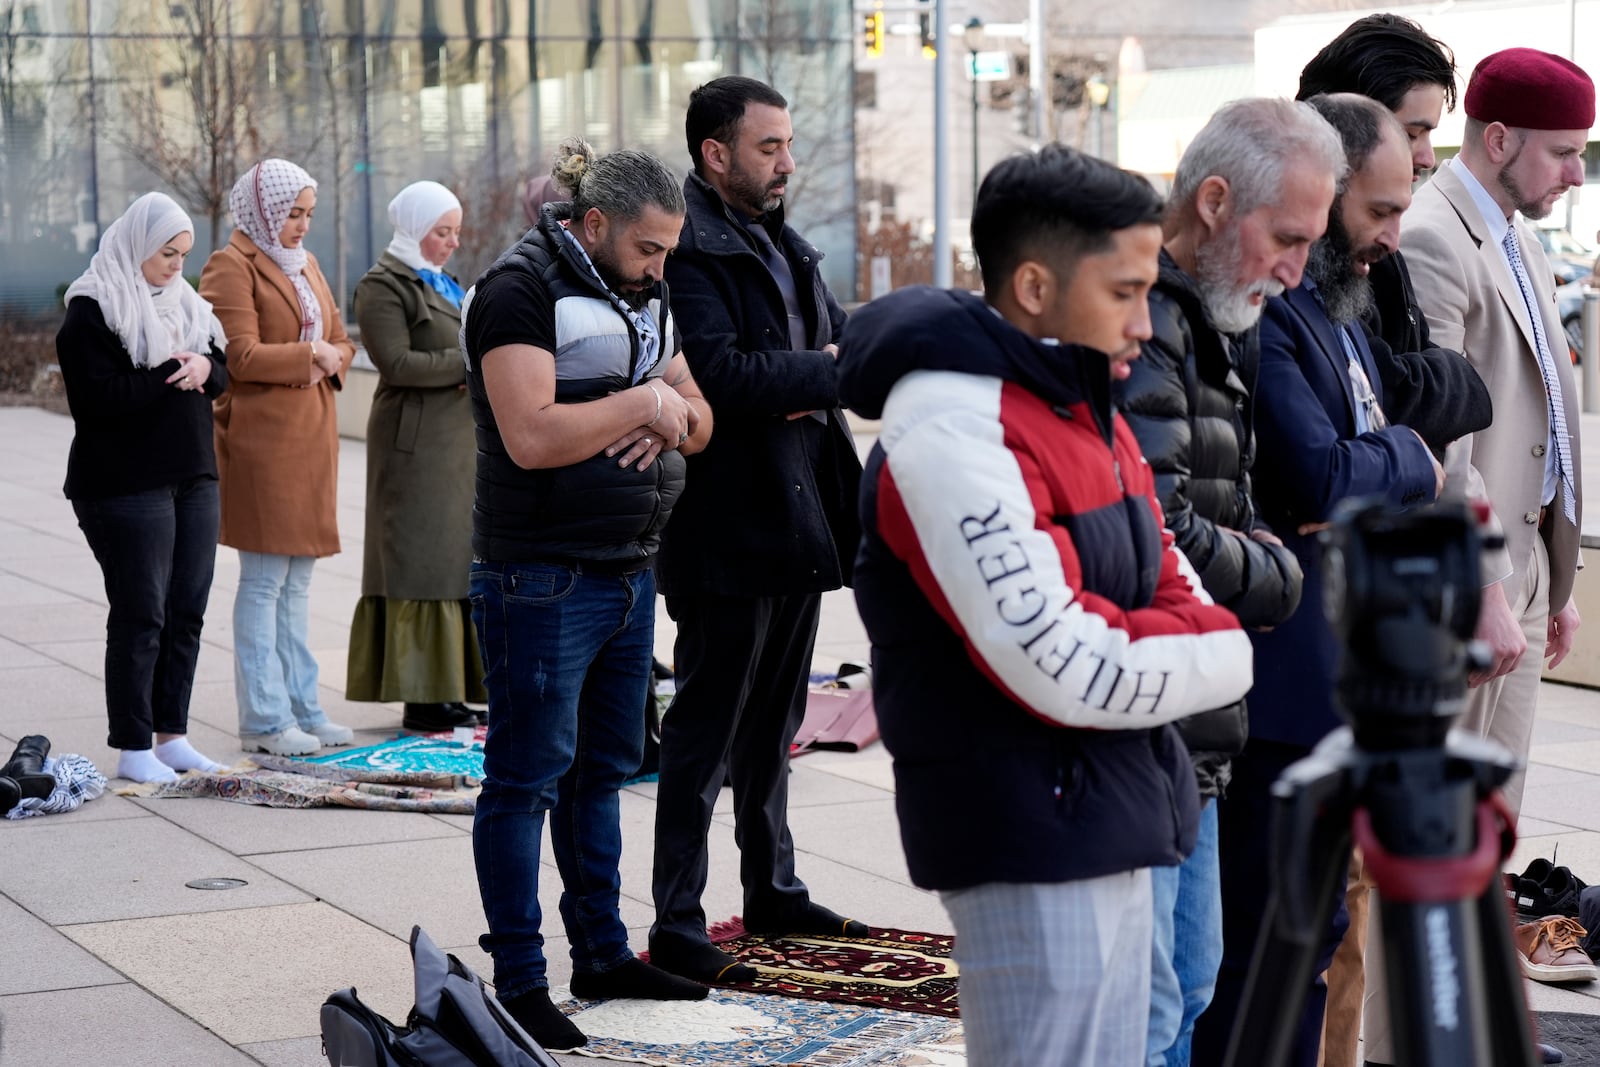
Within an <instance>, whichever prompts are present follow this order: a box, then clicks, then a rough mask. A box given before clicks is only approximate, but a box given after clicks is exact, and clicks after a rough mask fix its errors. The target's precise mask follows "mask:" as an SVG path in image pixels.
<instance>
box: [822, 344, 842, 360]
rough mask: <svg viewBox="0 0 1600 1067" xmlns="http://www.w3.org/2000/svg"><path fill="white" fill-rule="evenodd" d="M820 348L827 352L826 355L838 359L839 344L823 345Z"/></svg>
mask: <svg viewBox="0 0 1600 1067" xmlns="http://www.w3.org/2000/svg"><path fill="white" fill-rule="evenodd" d="M822 350H823V351H824V352H826V353H828V355H830V356H832V357H833V358H834V359H838V358H839V346H838V345H823V346H822Z"/></svg>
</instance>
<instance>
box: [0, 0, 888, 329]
mask: <svg viewBox="0 0 1600 1067" xmlns="http://www.w3.org/2000/svg"><path fill="white" fill-rule="evenodd" d="M852 29H853V20H852V18H851V15H850V4H849V0H556V2H551V0H285V2H282V3H279V2H272V0H233V2H229V0H37V2H26V3H23V2H15V0H0V310H6V309H10V310H18V309H44V308H48V307H49V306H51V305H52V303H54V302H55V300H56V299H57V292H58V291H59V289H60V287H61V286H63V285H65V283H67V282H68V281H70V280H71V279H72V278H73V277H75V276H76V275H77V274H78V273H79V272H80V271H81V270H82V269H83V267H84V265H85V264H87V262H88V259H89V256H90V254H91V253H92V252H93V249H94V245H95V241H96V240H97V237H98V234H99V232H100V231H101V229H103V227H104V226H105V225H107V224H108V223H110V222H111V220H113V219H114V218H116V217H117V215H118V214H119V213H120V212H121V211H122V210H123V208H124V207H126V205H127V204H128V203H129V202H130V201H131V200H132V199H133V198H134V197H136V196H138V195H139V194H141V193H143V192H146V191H148V190H150V189H160V190H163V191H165V192H168V193H170V194H172V195H173V196H174V197H176V199H178V201H179V202H180V203H182V204H183V205H184V206H185V207H186V208H187V209H188V210H189V213H190V214H191V216H193V218H194V220H195V223H196V255H195V256H194V257H193V258H192V259H191V260H190V263H189V265H188V266H187V267H186V271H187V272H188V273H189V274H190V275H191V276H193V275H197V274H198V273H199V270H200V268H201V266H202V265H203V263H204V254H205V252H206V251H207V250H209V249H210V248H212V247H214V246H216V245H218V244H220V243H222V242H223V241H225V240H226V239H227V234H228V232H229V229H230V224H229V221H228V216H227V211H226V204H227V194H228V190H229V188H230V187H231V186H232V183H233V181H234V179H235V178H236V177H237V176H238V174H239V173H241V172H242V171H243V170H244V169H245V168H247V167H248V166H249V165H250V164H251V163H253V162H254V161H255V160H256V159H258V158H261V157H263V156H268V155H279V156H283V157H285V158H289V159H293V160H295V161H296V162H298V163H300V164H301V165H302V166H304V167H305V168H306V169H307V170H308V171H310V172H311V174H312V176H313V177H315V178H316V179H317V180H318V182H319V188H318V204H317V212H316V221H315V222H314V223H313V226H312V230H311V234H310V237H309V238H308V241H307V244H308V247H310V249H311V250H312V252H314V253H315V254H316V256H317V258H318V260H319V261H320V262H321V264H322V266H323V271H324V273H325V274H326V275H327V276H328V279H329V281H330V282H331V283H333V285H334V286H335V288H336V289H337V290H340V291H341V292H342V295H343V298H344V299H346V300H348V297H349V293H350V290H351V288H352V287H353V286H354V284H355V282H356V281H357V280H358V279H359V278H360V277H361V275H362V274H363V273H364V272H365V271H366V270H367V268H368V267H369V266H370V265H371V264H372V263H373V262H374V261H375V259H376V257H377V255H378V254H379V253H380V252H381V251H382V250H383V247H384V246H385V245H386V244H387V243H388V240H389V236H390V230H389V226H388V222H387V217H386V210H387V205H388V202H389V199H390V198H391V197H392V196H393V195H394V194H395V193H396V192H397V191H398V190H399V189H400V188H401V187H402V186H404V185H406V184H407V183H409V182H412V181H415V180H418V179H422V178H432V179H435V180H437V181H442V182H444V183H445V184H447V185H449V186H450V187H451V188H452V189H454V190H455V191H456V193H457V195H458V196H460V198H461V200H462V202H463V204H464V206H465V208H466V211H465V214H466V225H465V230H466V232H465V234H464V236H463V247H462V249H461V250H460V252H458V253H457V257H456V259H454V260H452V263H451V268H452V269H453V270H455V271H456V272H457V273H458V274H460V275H461V276H462V277H463V278H464V279H465V280H467V281H470V280H471V278H472V277H473V276H474V275H475V274H476V272H477V271H479V270H481V269H482V268H483V267H484V266H486V265H487V264H488V262H490V261H491V260H492V259H493V257H494V256H495V255H496V254H497V253H498V252H499V250H500V249H501V248H503V247H504V246H505V245H506V244H507V243H509V242H510V241H511V240H512V239H514V238H515V237H516V236H517V234H519V233H521V232H522V230H523V229H524V228H525V225H526V223H525V216H524V206H523V200H524V196H523V194H524V186H525V184H526V183H527V181H528V180H529V179H530V178H536V177H539V176H541V175H543V174H546V173H548V171H549V167H550V163H551V161H552V158H553V153H554V149H555V147H556V145H557V144H558V143H559V142H560V141H561V140H562V139H563V138H566V137H570V136H573V135H578V136H582V137H584V138H586V139H587V140H588V141H589V142H590V143H591V144H593V145H594V146H595V147H596V148H597V149H599V150H601V151H602V152H604V151H608V150H610V149H613V148H619V147H630V148H642V149H645V150H648V151H651V152H654V153H656V154H658V155H660V156H661V157H662V158H663V159H665V160H666V161H667V162H668V163H669V164H670V165H671V166H672V167H673V168H674V169H676V170H678V171H679V172H680V173H681V172H683V171H685V170H686V169H687V168H688V165H689V157H688V150H687V148H686V146H685V144H684V135H683V113H684V108H685V106H686V104H687V101H688V96H689V92H690V90H692V89H693V88H694V87H695V86H696V85H699V84H700V83H702V82H704V81H707V80H709V79H711V78H714V77H717V76H720V75H723V74H734V73H738V74H746V75H750V76H752V77H756V78H760V79H762V80H764V81H767V82H769V83H771V84H772V85H774V86H775V87H776V88H778V90H779V91H780V92H782V93H784V95H785V96H787V97H788V98H789V101H790V111H791V115H792V116H793V120H794V125H795V155H796V161H797V164H798V166H799V172H798V173H797V174H796V176H795V178H794V179H793V180H792V182H791V185H790V197H789V199H790V204H789V215H790V219H791V221H793V222H794V223H795V224H796V225H797V226H799V227H800V228H801V229H802V231H803V232H805V233H806V235H807V236H808V237H809V238H810V239H811V240H813V241H814V242H815V243H816V244H817V245H818V246H819V247H820V248H822V249H823V251H824V252H825V253H826V254H827V259H826V260H825V261H824V263H823V270H824V274H825V276H826V277H827V280H828V282H829V284H830V285H831V286H832V287H833V288H834V289H835V290H836V291H838V292H839V293H841V294H850V293H853V292H854V291H855V278H854V274H855V208H854V205H855V200H856V197H855V188H854V156H855V152H854V148H855V145H854V134H853V113H854V109H853V101H852V99H851V95H852V91H853V85H854V79H853V74H852V48H851V44H852V38H851V31H852Z"/></svg>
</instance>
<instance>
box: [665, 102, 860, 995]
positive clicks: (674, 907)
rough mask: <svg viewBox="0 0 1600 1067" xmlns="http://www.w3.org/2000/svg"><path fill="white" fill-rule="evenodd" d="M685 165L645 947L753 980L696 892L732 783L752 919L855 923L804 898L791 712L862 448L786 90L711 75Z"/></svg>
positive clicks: (803, 681)
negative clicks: (707, 414) (794, 186)
mask: <svg viewBox="0 0 1600 1067" xmlns="http://www.w3.org/2000/svg"><path fill="white" fill-rule="evenodd" d="M684 127H685V133H686V135H687V139H688V143H689V155H690V157H691V158H692V159H693V160H694V172H693V173H691V174H690V175H689V177H688V179H687V180H686V181H685V182H684V197H685V200H686V201H687V203H688V214H687V217H686V218H685V220H684V225H683V235H682V239H681V241H680V243H679V245H678V250H677V253H676V254H675V255H674V256H673V257H672V258H671V259H669V260H668V261H667V272H666V277H667V282H668V283H669V284H670V285H671V286H672V306H673V310H674V311H675V313H676V316H677V321H678V322H679V323H681V324H682V329H683V335H684V337H683V350H684V354H685V355H686V356H687V357H688V360H689V366H690V367H691V368H692V369H693V371H694V376H695V379H696V380H697V381H698V382H699V384H700V386H701V388H703V389H704V390H705V395H706V399H707V400H709V401H710V403H711V406H712V407H713V408H714V409H715V410H716V411H717V414H718V422H719V427H718V433H717V436H716V437H715V438H714V440H713V442H712V444H711V445H710V446H709V447H708V448H707V449H706V451H705V452H703V453H701V454H700V455H698V456H696V457H694V459H693V460H692V462H691V464H690V469H689V479H688V486H687V487H686V488H685V490H684V494H683V497H682V499H681V500H679V501H678V504H677V507H676V509H675V510H674V511H673V515H672V523H671V525H670V526H668V527H667V530H666V533H665V535H664V536H663V539H662V545H661V558H660V562H659V563H658V565H657V574H658V575H659V578H660V582H661V589H662V591H663V592H664V593H665V594H666V597H667V612H668V614H670V615H671V616H672V618H673V620H674V621H675V622H676V623H677V624H678V639H677V645H676V648H675V652H674V654H675V657H676V660H677V662H676V664H675V667H676V670H677V694H676V696H675V697H674V698H673V702H672V706H671V707H670V708H669V709H668V710H667V713H666V716H665V717H664V719H663V721H662V725H661V781H660V786H659V787H658V790H657V793H656V843H655V844H656V847H655V873H654V878H653V881H652V887H651V888H652V891H653V893H654V896H655V905H656V921H655V925H653V926H652V927H651V928H650V954H651V959H652V960H653V961H654V962H655V963H657V964H658V965H660V966H661V967H664V968H666V969H667V970H670V971H673V972H675V973H677V974H681V975H685V976H687V977H692V978H697V979H700V980H702V981H721V982H740V981H749V980H751V979H752V978H754V977H755V972H754V970H753V969H751V968H750V967H748V966H746V965H744V964H741V963H738V962H737V961H735V960H734V959H733V957H731V956H729V955H728V954H727V953H725V952H723V951H722V950H720V949H718V948H716V947H715V946H714V945H712V944H711V942H710V939H709V937H708V936H707V931H706V916H705V912H704V910H703V909H702V908H701V904H700V898H701V894H702V893H703V892H704V891H705V886H706V878H707V871H708V868H709V860H708V854H707V840H706V838H707V834H708V832H709V831H710V827H711V811H712V807H713V805H714V804H715V803H716V800H717V793H718V791H719V790H720V789H721V787H722V784H723V781H724V779H727V780H729V781H731V782H732V785H733V814H734V822H735V829H734V836H735V839H736V840H737V841H738V843H739V875H740V880H741V882H742V883H743V885H744V909H743V916H744V925H745V928H746V929H747V930H749V931H750V932H751V933H766V934H808V933H836V934H837V933H846V934H853V935H857V936H860V935H864V934H865V933H866V932H867V927H866V926H865V925H864V924H862V923H859V922H855V921H853V920H850V919H846V918H845V917H844V916H841V915H837V914H835V913H834V912H832V911H830V910H828V909H827V908H825V907H823V906H821V905H820V904H817V903H816V902H814V901H813V900H812V899H811V896H810V893H809V892H808V891H807V889H806V886H805V884H804V883H803V882H801V881H800V879H799V877H798V876H797V875H796V874H795V869H794V841H793V838H792V837H791V836H790V833H789V812H788V808H789V745H790V743H791V742H792V741H793V740H794V735H795V731H796V730H797V729H799V726H800V721H801V719H802V718H803V717H804V714H805V700H806V687H807V681H808V679H809V677H810V673H811V655H812V649H813V646H814V644H815V642H816V636H817V622H818V615H819V611H820V608H821V600H822V593H823V592H825V591H826V590H830V589H837V588H839V586H840V585H842V584H844V583H845V582H847V581H848V580H849V578H850V568H851V565H852V563H853V561H854V558H855V551H856V543H857V542H858V541H859V540H860V527H859V525H858V522H857V519H856V510H855V497H856V488H857V485H858V484H859V481H860V477H861V462H860V460H859V459H858V458H857V456H856V451H855V442H854V441H853V440H852V439H851V436H850V430H849V428H848V427H847V426H846V425H845V421H844V414H843V412H842V411H840V410H839V406H838V404H839V399H838V372H837V370H836V366H835V358H836V356H837V354H838V346H837V345H836V344H834V341H835V339H836V338H837V337H838V336H839V332H840V330H842V329H843V327H844V311H843V309H841V308H840V307H839V303H838V301H836V300H835V299H834V298H833V294H832V293H830V292H829V291H828V287H827V285H826V284H825V283H824V282H823V280H822V276H821V274H820V273H819V272H818V266H819V264H820V261H821V259H822V253H821V252H819V251H818V250H817V249H816V248H815V247H814V246H812V245H811V244H810V243H809V242H807V241H806V240H805V239H804V238H803V237H801V236H800V234H799V233H797V232H796V231H795V229H794V228H793V227H792V226H789V225H786V224H785V222H784V214H783V200H784V193H785V191H786V189H787V186H788V182H789V178H790V176H791V175H792V174H793V173H794V169H795V164H794V157H793V156H792V155H791V154H790V149H791V147H792V143H793V140H794V133H793V129H792V126H791V124H790V121H789V112H788V103H787V102H786V101H785V100H784V98H783V96H782V95H781V94H779V93H778V92H777V91H776V90H775V89H773V88H772V87H771V86H769V85H766V84H763V83H762V82H759V81H756V80H754V79H752V78H743V77H726V78H718V79H716V80H714V81H711V82H708V83H706V84H705V85H702V86H700V87H699V88H698V89H696V90H695V91H694V92H693V93H692V94H691V95H690V97H689V110H688V115H687V117H686V119H685V121H684Z"/></svg>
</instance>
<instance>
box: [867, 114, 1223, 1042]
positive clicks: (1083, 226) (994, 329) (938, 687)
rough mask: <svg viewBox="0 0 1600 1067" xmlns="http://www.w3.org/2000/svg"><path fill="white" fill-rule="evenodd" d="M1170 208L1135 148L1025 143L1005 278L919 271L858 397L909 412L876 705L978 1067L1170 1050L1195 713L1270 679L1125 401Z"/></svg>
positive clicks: (902, 434)
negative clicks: (977, 280)
mask: <svg viewBox="0 0 1600 1067" xmlns="http://www.w3.org/2000/svg"><path fill="white" fill-rule="evenodd" d="M1160 217H1161V202H1160V200H1159V199H1158V198H1157V196H1156V195H1155V192H1154V191H1153V190H1152V189H1151V188H1150V186H1149V184H1148V183H1147V182H1145V181H1144V180H1143V179H1142V178H1139V177H1137V176H1135V175H1131V174H1129V173H1127V172H1126V171H1121V170H1118V169H1117V168H1115V167H1113V166H1111V165H1110V164H1108V163H1104V162H1101V161H1100V160H1097V159H1093V158H1090V157H1087V156H1085V155H1083V154H1081V153H1078V152H1075V151H1073V150H1072V149H1070V148H1065V147H1063V146H1061V145H1053V144H1052V145H1046V146H1045V147H1044V148H1042V149H1040V150H1039V151H1037V152H1034V153H1030V154H1026V155H1019V156H1013V157H1012V158H1010V159H1008V160H1006V161H1004V162H1002V163H1001V164H999V165H998V166H996V167H995V168H994V170H992V171H991V172H990V173H989V175H988V177H987V178H985V179H984V182H983V185H982V186H981V188H980V189H979V191H978V197H977V203H976V204H975V206H974V210H973V216H972V243H973V249H974V251H975V252H976V254H977V257H978V262H979V266H980V267H981V269H982V272H983V283H984V297H983V298H982V299H980V298H978V297H976V296H973V295H971V294H969V293H966V292H961V291H945V290H935V289H928V288H920V287H919V288H913V289H902V290H900V291H899V292H896V293H893V294H890V295H889V296H886V297H884V298H882V299H880V300H877V301H874V302H873V303H872V304H869V305H868V306H867V307H865V308H863V309H862V310H860V311H859V312H857V313H856V316H855V318H854V319H852V321H851V324H850V328H849V330H848V331H847V334H846V338H845V343H844V350H843V352H842V353H841V375H842V381H841V386H840V388H841V395H842V396H843V397H844V399H845V400H846V402H847V403H849V404H850V406H851V407H852V408H854V409H855V410H857V411H859V412H861V413H862V414H863V415H866V416H868V417H869V418H877V417H880V416H881V417H882V419H883V425H882V430H881V433H880V435H879V438H878V444H877V445H876V446H874V448H873V450H872V455H871V457H870V458H869V460H868V470H867V472H866V477H865V488H864V491H863V494H862V501H861V514H862V524H863V526H864V528H865V531H866V539H865V541H864V543H863V545H862V549H861V555H860V559H859V563H858V567H857V574H856V579H857V586H856V589H857V592H856V598H857V602H858V604H859V606H860V609H861V617H862V621H863V622H864V623H865V624H866V628H867V632H868V634H869V635H870V637H871V639H872V645H873V664H874V667H875V673H874V676H873V696H874V700H875V701H876V706H877V712H878V720H879V724H880V726H881V727H882V730H883V740H884V743H885V745H886V746H887V747H888V749H889V751H890V753H891V754H892V755H893V756H894V772H895V807H896V811H897V813H898V815H899V821H900V835H901V840H902V842H903V844H904V846H905V850H906V858H907V861H908V864H909V866H910V870H911V876H912V879H913V880H914V881H915V882H916V884H917V885H920V886H923V887H926V888H929V889H935V890H938V892H939V897H940V900H941V901H942V902H943V904H944V906H945V908H946V910H947V911H948V912H949V914H950V917H951V921H952V922H953V924H954V926H955V931H956V949H955V952H956V961H957V963H958V965H959V966H960V969H961V1019H962V1024H963V1026H964V1028H965V1031H966V1042H967V1054H968V1057H969V1060H970V1062H971V1063H973V1064H975V1065H1004V1067H1012V1065H1015V1067H1024V1065H1026V1067H1036V1065H1044V1064H1051V1065H1055V1064H1079V1063H1082V1064H1091V1063H1092V1064H1101V1063H1104V1064H1134V1063H1139V1062H1142V1061H1143V1058H1144V1054H1145V1046H1146V1040H1147V1034H1146V1026H1147V1018H1148V1014H1149V1005H1150V964H1151V917H1152V899H1151V891H1150V868H1151V867H1153V866H1158V865H1165V866H1172V865H1176V864H1178V863H1179V862H1181V861H1182V859H1183V858H1184V856H1185V855H1187V854H1188V852H1189V851H1190V849H1192V848H1193V846H1194V841H1195V834H1196V828H1197V819H1198V797H1197V794H1196V790H1195V784H1194V771H1193V768H1192V766H1191V764H1190V762H1189V756H1188V753H1187V752H1186V751H1185V749H1184V747H1183V742H1182V740H1181V739H1180V738H1179V737H1178V735H1177V732H1176V731H1175V730H1174V729H1173V728H1172V726H1171V725H1169V724H1170V723H1171V722H1173V721H1174V720H1176V719H1178V718H1181V717H1183V716H1185V715H1189V714H1193V713H1194V712H1197V711H1203V710H1205V709H1208V708H1216V707H1221V706H1223V705H1226V704H1228V703H1230V702H1232V701H1235V700H1238V699H1239V698H1240V697H1242V696H1243V695H1244V692H1245V690H1246V689H1248V688H1249V685H1250V648H1249V642H1248V641H1247V640H1246V638H1245V636H1244V635H1243V633H1242V632H1241V631H1240V630H1239V624H1238V621H1237V620H1236V619H1234V617H1233V616H1232V614H1230V613H1229V612H1228V611H1226V610H1225V609H1223V608H1220V607H1217V606H1215V605H1214V604H1213V603H1212V602H1211V599H1210V597H1209V596H1207V595H1206V593H1205V592H1204V590H1203V589H1201V587H1200V583H1199V580H1198V579H1197V578H1196V577H1195V575H1194V572H1193V570H1192V569H1191V568H1190V567H1189V564H1188V561H1187V560H1185V559H1184V557H1183V554H1182V553H1181V552H1179V551H1178V550H1177V549H1176V548H1175V547H1174V545H1173V540H1172V535H1171V533H1169V532H1167V531H1165V530H1163V529H1162V526H1161V508H1160V505H1159V504H1158V503H1157V501H1156V497H1155V488H1154V480H1153V478H1152V476H1151V472H1150V468H1149V466H1148V465H1147V464H1146V463H1145V462H1144V461H1143V459H1142V458H1141V456H1140V454H1139V445H1138V442H1137V441H1135V440H1134V437H1133V435H1132V433H1131V432H1130V431H1129V430H1128V427H1127V424H1126V423H1125V422H1124V421H1123V420H1122V417H1121V416H1120V415H1118V414H1116V411H1115V409H1114V408H1113V407H1112V404H1111V385H1112V381H1113V379H1118V378H1125V377H1126V376H1127V368H1128V363H1129V361H1130V360H1133V359H1136V358H1137V357H1138V355H1139V342H1141V341H1143V340H1146V339H1148V338H1149V337H1150V316H1149V309H1148V305H1147V304H1146V297H1147V295H1148V293H1149V290H1150V286H1151V285H1152V283H1154V281H1155V280H1156V273H1157V253H1158V252H1159V251H1160V247H1161V229H1160V226H1159V220H1160Z"/></svg>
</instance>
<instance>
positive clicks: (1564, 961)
mask: <svg viewBox="0 0 1600 1067" xmlns="http://www.w3.org/2000/svg"><path fill="white" fill-rule="evenodd" d="M1585 933H1586V931H1585V930H1584V928H1583V925H1582V924H1581V923H1579V922H1578V920H1577V919H1574V918H1571V917H1569V916H1566V915H1554V916H1550V917H1548V918H1544V919H1535V920H1534V921H1533V922H1528V923H1519V924H1517V926H1516V928H1515V929H1514V930H1512V940H1513V941H1514V942H1515V943H1516V946H1517V961H1518V962H1519V963H1520V964H1521V965H1522V973H1523V974H1524V975H1526V976H1527V977H1529V978H1531V979H1533V980H1534V981H1535V982H1592V981H1595V980H1596V979H1600V967H1596V966H1595V963H1594V961H1593V960H1591V959H1590V958H1589V954H1588V953H1587V952H1585V951H1584V950H1583V939H1584V936H1585Z"/></svg>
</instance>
